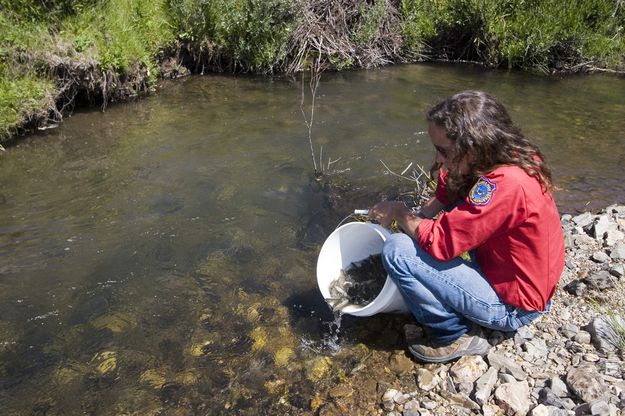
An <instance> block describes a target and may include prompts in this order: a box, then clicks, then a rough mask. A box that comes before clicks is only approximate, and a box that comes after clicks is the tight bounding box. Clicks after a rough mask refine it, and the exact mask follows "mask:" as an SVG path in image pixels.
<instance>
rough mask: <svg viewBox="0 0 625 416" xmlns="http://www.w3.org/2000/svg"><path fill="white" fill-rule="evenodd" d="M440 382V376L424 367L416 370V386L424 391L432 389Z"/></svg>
mask: <svg viewBox="0 0 625 416" xmlns="http://www.w3.org/2000/svg"><path fill="white" fill-rule="evenodd" d="M440 382H441V378H440V377H439V376H438V375H436V374H434V373H432V372H431V371H430V370H428V369H425V368H419V369H418V370H417V386H418V387H419V388H420V389H421V390H424V391H430V390H432V389H434V388H435V387H436V386H438V384H439V383H440Z"/></svg>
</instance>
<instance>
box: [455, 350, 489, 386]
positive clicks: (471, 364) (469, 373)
mask: <svg viewBox="0 0 625 416" xmlns="http://www.w3.org/2000/svg"><path fill="white" fill-rule="evenodd" d="M487 369H488V365H487V364H486V362H485V361H484V359H483V358H482V357H481V356H479V355H465V356H464V357H461V358H460V359H459V360H458V361H456V362H455V363H454V365H452V366H451V368H450V369H449V374H450V375H451V376H452V377H453V378H454V380H455V381H456V382H457V383H460V384H462V383H470V384H473V382H474V381H475V380H477V379H478V378H479V377H480V376H481V375H482V374H484V373H485V372H486V370H487ZM469 391H470V390H469Z"/></svg>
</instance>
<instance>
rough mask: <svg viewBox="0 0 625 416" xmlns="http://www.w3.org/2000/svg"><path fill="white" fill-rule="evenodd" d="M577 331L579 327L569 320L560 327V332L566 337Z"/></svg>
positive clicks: (572, 336) (569, 337) (572, 335)
mask: <svg viewBox="0 0 625 416" xmlns="http://www.w3.org/2000/svg"><path fill="white" fill-rule="evenodd" d="M578 332H579V327H578V326H577V325H575V324H572V323H570V322H566V323H564V324H563V325H562V326H561V327H560V333H561V334H562V335H564V336H565V337H566V338H568V339H572V338H574V337H575V335H577V333H578Z"/></svg>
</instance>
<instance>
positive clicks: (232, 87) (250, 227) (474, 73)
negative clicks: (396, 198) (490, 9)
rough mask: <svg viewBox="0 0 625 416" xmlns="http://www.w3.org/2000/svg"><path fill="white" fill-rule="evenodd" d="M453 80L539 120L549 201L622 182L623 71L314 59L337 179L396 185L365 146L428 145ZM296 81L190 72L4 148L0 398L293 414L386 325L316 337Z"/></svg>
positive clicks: (309, 209)
mask: <svg viewBox="0 0 625 416" xmlns="http://www.w3.org/2000/svg"><path fill="white" fill-rule="evenodd" d="M468 88H479V89H485V90H487V91H490V92H492V93H493V94H495V95H496V96H497V97H499V98H500V99H501V100H502V101H503V102H504V103H505V104H506V105H507V106H508V108H509V109H510V111H511V113H512V116H513V118H514V119H515V120H516V121H517V122H518V124H520V125H521V126H522V128H523V129H524V131H525V132H526V133H527V134H528V135H530V136H532V137H536V140H537V141H538V142H539V143H540V145H541V147H542V148H543V150H544V152H545V154H546V155H547V157H548V159H549V160H550V161H551V162H552V164H553V167H554V173H555V178H556V180H557V181H558V183H559V185H560V187H561V188H562V190H561V191H559V192H558V194H557V199H558V201H559V205H560V209H561V210H562V211H563V212H575V211H578V210H581V209H584V208H585V207H590V208H600V207H604V206H606V205H609V204H611V203H616V202H620V203H622V202H623V200H624V197H625V184H624V182H623V181H622V176H623V175H622V168H621V166H622V165H623V163H625V160H624V159H625V154H624V152H623V149H624V148H625V146H624V141H625V138H624V136H623V131H625V117H624V115H625V102H624V101H623V99H622V97H623V96H625V85H624V84H623V82H622V80H619V79H616V78H611V77H604V76H592V77H572V78H565V79H546V78H542V77H537V76H531V75H527V74H516V73H500V72H496V71H491V72H484V71H481V70H479V69H474V68H471V67H468V66H462V67H455V66H427V65H419V66H397V67H393V68H385V69H380V70H376V71H369V72H354V73H341V74H324V76H323V79H322V83H321V85H320V87H319V90H318V96H317V107H316V110H315V121H316V123H315V125H314V127H313V138H314V141H315V142H314V143H315V151H316V153H317V157H318V156H319V153H320V149H321V146H323V159H324V160H326V159H327V158H331V159H332V160H335V159H338V158H340V160H339V161H338V162H336V163H334V164H333V165H332V168H333V169H336V171H340V172H341V173H340V174H339V173H335V175H337V176H338V175H340V176H341V178H344V179H345V180H346V181H348V182H350V183H352V184H353V186H355V187H362V188H368V189H381V188H385V187H389V186H392V185H393V184H395V183H396V182H395V179H394V178H392V177H390V176H389V175H384V168H383V166H382V164H381V163H380V161H383V162H384V163H385V164H386V165H388V166H389V167H391V168H393V169H395V170H396V171H401V170H402V169H403V168H404V167H405V166H407V165H408V164H409V163H410V162H415V163H419V164H421V165H428V164H429V162H430V160H431V158H432V156H433V155H432V151H431V149H430V145H429V140H428V138H427V135H426V134H425V131H426V126H425V123H424V120H423V116H422V114H423V112H424V111H425V110H426V109H427V108H428V107H429V106H430V105H431V104H433V103H434V102H436V101H437V100H439V99H440V98H442V97H444V96H446V95H449V94H451V93H453V92H456V91H458V90H462V89H468ZM300 94H301V89H300V86H299V84H298V83H297V82H296V81H294V80H290V79H282V78H276V79H268V78H262V77H224V76H205V77H191V78H188V79H185V80H182V81H180V82H176V83H173V84H169V85H168V86H166V88H164V89H163V90H162V91H161V92H160V93H159V95H157V96H154V97H150V98H148V99H146V100H143V101H140V102H137V103H131V104H124V105H118V106H112V107H110V108H109V110H107V112H106V113H101V112H89V113H78V114H75V115H74V116H73V117H71V118H70V119H68V120H67V121H66V122H65V123H63V124H62V125H61V127H60V128H59V129H57V130H55V131H48V132H46V133H45V134H42V135H39V136H37V137H33V138H32V139H29V140H26V141H24V142H23V143H21V144H20V145H19V146H16V147H14V148H11V149H9V150H8V151H7V152H6V153H5V154H3V155H2V159H1V161H0V163H1V167H0V183H1V186H0V218H2V219H1V220H0V258H2V262H1V263H0V380H1V381H0V383H1V384H2V393H0V407H2V409H3V412H4V413H6V414H49V415H61V414H78V413H88V414H101V415H109V414H110V415H113V414H125V413H133V412H139V413H141V414H156V413H158V412H161V413H162V412H163V411H165V410H167V409H169V410H172V411H173V410H174V409H177V410H179V412H178V413H172V414H185V413H183V412H182V410H181V409H185V410H187V411H191V412H205V413H219V412H223V411H230V412H234V413H238V414H258V412H259V409H262V412H266V413H272V412H273V413H291V414H296V413H300V412H301V413H306V412H308V411H310V398H311V397H312V395H313V393H314V390H315V387H314V386H315V383H317V382H319V380H326V379H329V378H332V377H336V376H337V374H339V375H340V374H343V375H344V374H347V373H349V371H352V370H353V369H354V368H362V367H359V366H361V365H362V363H361V362H360V361H359V358H358V351H359V348H363V344H364V345H365V346H366V347H369V348H385V347H384V346H380V345H382V344H379V343H384V342H390V343H392V342H393V341H392V340H390V341H389V339H391V338H392V335H388V334H387V336H385V337H380V336H379V334H380V332H382V331H385V330H386V329H385V328H386V327H387V323H388V320H389V318H386V317H371V318H363V319H356V318H351V319H349V317H343V323H342V327H341V337H342V338H343V339H339V340H338V341H336V340H334V341H333V342H335V341H336V342H339V343H340V344H341V349H340V350H339V352H338V354H335V353H334V352H332V351H331V349H328V348H324V344H323V343H324V339H325V340H327V339H329V338H328V337H333V336H334V335H335V334H332V333H331V331H332V330H331V329H329V328H331V325H332V323H333V320H334V317H333V315H332V314H331V312H330V310H329V308H327V307H326V305H325V304H324V301H323V299H322V298H321V296H320V295H319V293H318V291H317V288H316V282H315V275H314V273H315V272H314V271H315V262H316V255H317V251H318V249H319V247H320V244H321V243H322V242H323V239H324V238H325V236H327V235H328V234H329V232H330V231H331V230H332V229H333V227H334V225H336V224H337V223H338V221H339V220H340V219H341V218H343V216H344V215H345V213H336V212H331V211H328V208H327V207H326V206H325V205H324V199H323V195H321V192H319V189H318V187H316V186H315V183H314V180H312V179H311V178H312V161H311V154H310V148H309V144H308V140H307V130H306V126H305V124H304V121H303V118H302V114H301V112H300V108H299V103H300V98H301V97H300ZM354 208H363V207H362V206H358V207H354ZM346 318H347V319H346ZM363 322H364V323H363ZM387 332H388V331H387ZM359 343H362V344H359ZM383 345H387V344H383ZM376 346H377V347H376ZM341 354H343V355H341ZM350 366H351V367H350ZM348 367H349V368H351V370H350V369H349V368H348ZM346 372H347V373H346ZM164 409H165V410H164ZM262 412H261V413H262Z"/></svg>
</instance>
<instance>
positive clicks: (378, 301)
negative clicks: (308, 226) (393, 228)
mask: <svg viewBox="0 0 625 416" xmlns="http://www.w3.org/2000/svg"><path fill="white" fill-rule="evenodd" d="M390 235H391V232H390V231H389V230H387V229H386V228H384V227H382V226H380V225H377V224H372V223H369V222H350V223H347V224H344V225H342V226H340V227H338V228H337V229H336V230H334V231H333V232H332V234H330V236H329V237H328V238H327V239H326V241H325V242H324V243H323V246H322V247H321V251H320V252H319V258H318V259H317V284H318V285H319V290H320V291H321V294H322V295H323V297H324V298H329V297H330V285H331V283H332V282H333V281H334V280H336V279H337V278H338V277H339V275H340V273H341V270H342V269H346V268H347V267H348V266H349V265H350V264H351V263H353V262H355V261H360V260H363V259H366V258H367V257H369V256H370V255H372V254H380V253H381V252H382V247H383V246H384V242H385V241H386V239H387V238H388V237H389V236H390ZM342 312H343V313H348V314H350V315H355V316H371V315H375V314H376V313H382V312H384V313H391V312H394V313H405V312H408V307H407V306H406V303H405V302H404V298H403V297H402V296H401V293H399V290H398V289H397V286H396V285H395V282H393V281H392V280H391V278H390V277H388V276H386V282H385V283H384V287H382V290H381V291H380V293H379V294H378V296H377V297H376V298H375V299H373V300H372V301H371V302H369V303H368V304H367V305H365V306H362V307H358V306H354V305H348V306H346V307H345V308H343V309H342Z"/></svg>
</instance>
